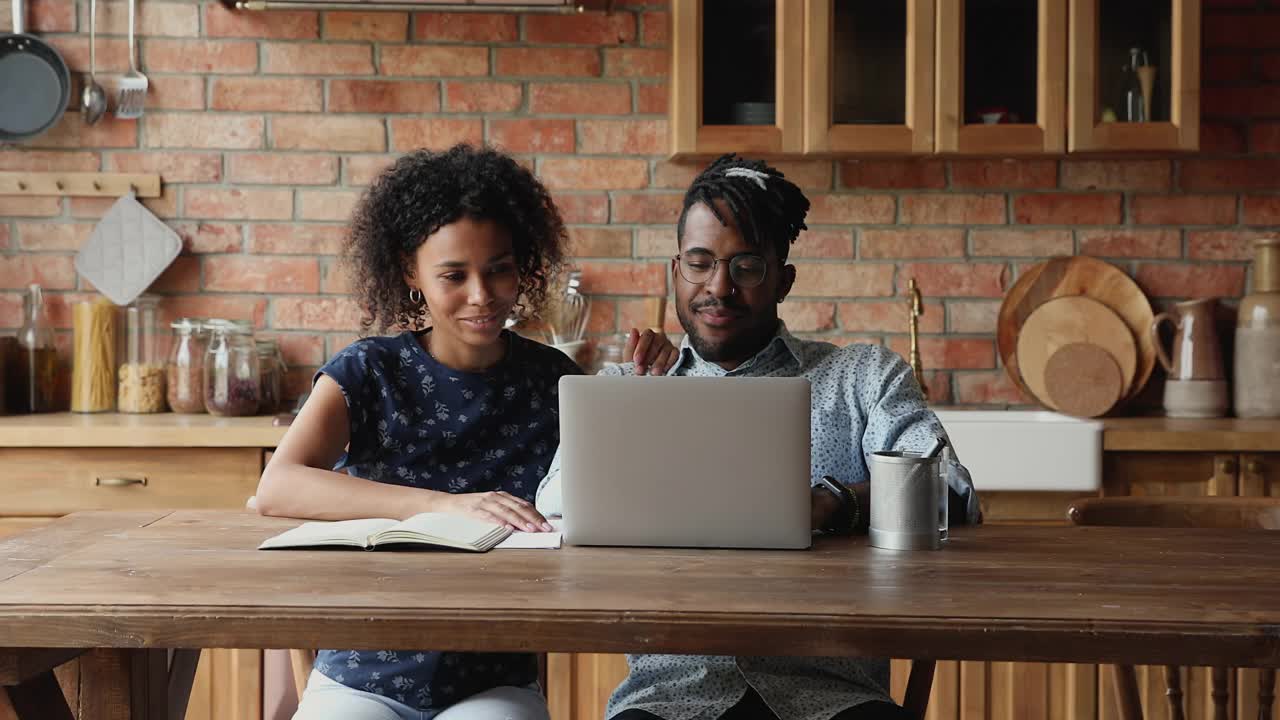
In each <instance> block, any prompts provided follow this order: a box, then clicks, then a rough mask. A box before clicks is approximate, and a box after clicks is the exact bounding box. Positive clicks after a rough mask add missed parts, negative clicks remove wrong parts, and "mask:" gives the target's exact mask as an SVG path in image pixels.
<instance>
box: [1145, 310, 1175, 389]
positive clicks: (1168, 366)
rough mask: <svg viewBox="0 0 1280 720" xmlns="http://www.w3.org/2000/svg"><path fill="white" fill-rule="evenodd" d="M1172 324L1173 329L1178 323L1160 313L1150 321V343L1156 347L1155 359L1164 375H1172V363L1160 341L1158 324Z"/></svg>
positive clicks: (1171, 317) (1167, 315)
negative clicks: (1162, 369)
mask: <svg viewBox="0 0 1280 720" xmlns="http://www.w3.org/2000/svg"><path fill="white" fill-rule="evenodd" d="M1166 321H1167V322H1171V323H1173V326H1174V328H1177V327H1178V323H1177V321H1176V320H1174V319H1173V316H1172V315H1170V314H1169V313H1160V314H1159V315H1156V316H1155V318H1154V319H1153V320H1152V321H1151V341H1152V343H1153V344H1154V345H1155V346H1156V359H1157V360H1159V361H1160V365H1161V366H1162V367H1163V368H1164V371H1165V372H1166V373H1169V374H1170V375H1172V374H1173V362H1172V361H1170V360H1169V353H1168V352H1166V351H1165V349H1164V342H1163V341H1162V340H1161V339H1160V324H1161V323H1163V322H1166Z"/></svg>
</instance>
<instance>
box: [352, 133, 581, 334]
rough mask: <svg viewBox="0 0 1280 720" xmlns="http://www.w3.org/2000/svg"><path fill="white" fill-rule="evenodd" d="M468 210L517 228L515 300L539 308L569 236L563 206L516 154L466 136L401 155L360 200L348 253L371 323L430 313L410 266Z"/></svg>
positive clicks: (364, 325)
mask: <svg viewBox="0 0 1280 720" xmlns="http://www.w3.org/2000/svg"><path fill="white" fill-rule="evenodd" d="M464 217H465V218H470V219H472V220H491V221H494V222H496V223H497V224H499V225H501V226H503V227H504V228H505V229H506V230H507V232H509V233H511V245H512V251H513V252H514V254H515V259H516V267H517V270H518V271H519V273H520V285H519V293H520V300H519V301H518V302H517V305H516V308H515V309H516V312H517V313H519V314H520V315H522V316H523V315H525V314H528V313H529V312H536V311H537V309H538V308H539V307H540V306H541V304H542V303H543V302H544V301H545V300H546V296H547V288H548V286H549V284H550V279H551V277H552V276H554V274H555V272H556V270H557V269H558V268H559V267H560V265H561V263H562V262H563V256H564V249H565V245H566V244H567V242H568V237H567V233H566V231H565V227H564V221H563V220H562V219H561V217H560V212H559V211H558V210H557V209H556V206H555V203H553V202H552V201H551V195H550V193H548V192H547V189H546V187H544V186H543V184H542V183H541V182H539V181H538V179H537V178H535V177H534V176H533V173H531V172H529V170H527V169H526V168H524V167H522V166H521V165H520V164H519V163H517V162H516V161H515V160H514V159H512V158H511V157H510V156H508V155H506V154H504V153H502V152H500V151H497V150H494V149H492V148H489V147H472V146H470V145H465V144H462V145H455V146H454V147H452V148H450V149H448V150H444V151H441V152H432V151H429V150H416V151H414V152H411V153H408V154H407V155H403V156H401V157H400V158H399V159H397V160H396V161H395V163H393V164H392V165H391V167H389V168H387V169H386V170H385V171H384V172H383V173H382V174H381V175H379V176H378V178H377V179H376V180H375V181H374V182H373V185H372V186H371V187H370V188H369V189H368V191H367V192H365V194H364V196H363V197H362V198H361V199H360V203H359V205H358V206H357V207H356V210H355V213H354V214H353V216H352V218H351V231H350V234H349V236H348V237H347V241H346V245H345V248H344V255H345V258H344V259H345V261H346V265H347V271H348V273H349V276H350V279H351V288H352V294H353V295H354V297H355V299H356V301H357V302H358V303H359V305H360V307H361V309H362V310H363V311H364V313H363V315H364V316H363V318H362V319H361V323H360V324H361V329H362V330H363V331H364V332H366V333H367V332H369V331H370V330H373V331H376V332H383V331H385V330H387V329H388V328H390V327H401V328H415V327H421V326H423V325H424V324H425V323H426V322H427V320H428V317H427V308H426V304H425V303H420V302H419V303H415V302H413V301H411V300H410V299H409V286H408V284H407V283H406V282H405V280H404V275H405V270H406V269H411V268H412V263H413V255H414V253H416V252H417V250H418V248H419V247H420V246H421V245H422V243H423V242H425V241H426V239H427V236H429V235H431V234H432V233H434V232H436V231H437V230H439V229H440V228H442V227H444V226H445V225H448V224H450V223H452V222H455V221H457V220H459V219H461V218H464Z"/></svg>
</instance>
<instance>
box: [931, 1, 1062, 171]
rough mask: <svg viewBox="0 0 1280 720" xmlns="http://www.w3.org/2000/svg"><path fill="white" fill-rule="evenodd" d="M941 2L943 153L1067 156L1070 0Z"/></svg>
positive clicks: (940, 127)
mask: <svg viewBox="0 0 1280 720" xmlns="http://www.w3.org/2000/svg"><path fill="white" fill-rule="evenodd" d="M937 2H938V31H937V34H938V56H937V67H938V70H937V80H938V111H937V113H938V120H937V124H938V143H937V146H938V152H940V153H1011V154H1035V153H1060V152H1062V151H1063V149H1064V148H1065V146H1066V132H1065V128H1066V68H1065V63H1066V58H1067V34H1066V17H1067V0H937Z"/></svg>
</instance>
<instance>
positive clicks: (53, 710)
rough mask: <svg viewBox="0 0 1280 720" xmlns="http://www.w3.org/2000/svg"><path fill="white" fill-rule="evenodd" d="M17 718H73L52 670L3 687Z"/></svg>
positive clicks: (58, 719)
mask: <svg viewBox="0 0 1280 720" xmlns="http://www.w3.org/2000/svg"><path fill="white" fill-rule="evenodd" d="M5 690H6V691H7V692H8V693H9V703H10V704H11V705H13V710H14V713H16V714H17V716H18V720H74V718H75V716H74V715H72V714H71V708H70V707H68V706H67V698H66V696H64V695H63V694H62V686H61V685H59V684H58V678H57V677H55V676H54V674H53V671H52V670H46V671H44V672H42V673H39V674H37V675H35V676H33V677H30V678H27V679H26V680H24V681H22V682H21V683H19V684H17V685H10V686H9V687H7V688H5Z"/></svg>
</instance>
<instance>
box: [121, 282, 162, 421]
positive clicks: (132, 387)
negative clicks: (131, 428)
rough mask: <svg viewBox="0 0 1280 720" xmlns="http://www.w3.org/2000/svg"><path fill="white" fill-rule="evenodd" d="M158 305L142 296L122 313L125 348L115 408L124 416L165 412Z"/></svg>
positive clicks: (155, 300)
mask: <svg viewBox="0 0 1280 720" xmlns="http://www.w3.org/2000/svg"><path fill="white" fill-rule="evenodd" d="M158 305H159V301H158V299H157V298H155V297H154V296H151V295H143V296H141V297H139V298H138V299H136V300H134V301H133V302H131V303H129V305H127V306H126V307H125V309H124V334H123V340H124V345H123V349H122V352H121V355H120V359H121V363H120V370H119V373H118V376H117V380H118V383H117V386H116V387H117V388H118V390H119V392H118V395H117V402H116V406H117V408H118V409H119V410H120V412H126V413H158V412H164V411H165V409H166V404H165V392H164V379H165V378H164V374H165V371H164V353H163V352H162V351H161V347H160V345H161V335H160V332H159V329H158V327H157V324H156V318H157V311H158V307H157V306H158Z"/></svg>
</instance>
